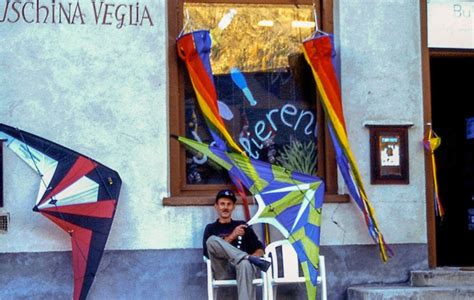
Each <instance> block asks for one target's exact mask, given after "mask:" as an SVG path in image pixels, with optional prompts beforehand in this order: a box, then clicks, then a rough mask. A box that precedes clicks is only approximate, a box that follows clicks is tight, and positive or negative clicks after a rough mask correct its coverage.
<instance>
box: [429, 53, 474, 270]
mask: <svg viewBox="0 0 474 300" xmlns="http://www.w3.org/2000/svg"><path fill="white" fill-rule="evenodd" d="M430 68H431V93H432V97H431V99H432V100H431V101H432V124H433V129H434V131H435V132H436V133H437V134H438V135H439V136H440V137H441V146H440V147H439V148H438V149H437V150H436V152H435V155H436V162H437V167H438V181H439V193H440V198H441V202H442V205H443V207H444V209H445V212H446V215H445V217H444V218H443V219H439V218H437V221H436V244H437V245H436V253H437V258H438V261H437V265H438V266H474V136H473V135H474V132H473V131H474V84H473V83H474V76H473V74H474V58H473V57H463V58H459V57H432V58H431V61H430Z"/></svg>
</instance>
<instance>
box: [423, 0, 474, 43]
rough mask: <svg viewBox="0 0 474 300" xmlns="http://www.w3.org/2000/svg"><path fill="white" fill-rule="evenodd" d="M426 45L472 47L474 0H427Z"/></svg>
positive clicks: (473, 38) (473, 36) (473, 41)
mask: <svg viewBox="0 0 474 300" xmlns="http://www.w3.org/2000/svg"><path fill="white" fill-rule="evenodd" d="M428 47H430V48H462V49H474V1H453V0H428Z"/></svg>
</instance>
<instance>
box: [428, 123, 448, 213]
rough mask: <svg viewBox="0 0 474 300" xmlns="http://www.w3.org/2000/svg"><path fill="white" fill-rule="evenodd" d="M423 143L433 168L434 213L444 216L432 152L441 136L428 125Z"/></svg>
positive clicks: (439, 143) (437, 145) (439, 142)
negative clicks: (428, 128)
mask: <svg viewBox="0 0 474 300" xmlns="http://www.w3.org/2000/svg"><path fill="white" fill-rule="evenodd" d="M423 144H424V145H425V148H426V150H428V151H429V152H430V155H431V167H432V169H433V185H434V191H433V194H434V195H433V196H434V202H435V203H434V204H435V213H436V215H437V216H439V217H441V218H442V217H444V209H443V206H442V205H441V200H440V198H439V192H438V176H437V175H436V160H435V155H434V152H435V150H436V149H437V148H438V147H439V146H440V145H441V138H440V137H438V135H437V134H436V133H435V132H434V131H433V129H432V128H431V127H430V130H429V132H428V136H427V137H426V138H425V139H423Z"/></svg>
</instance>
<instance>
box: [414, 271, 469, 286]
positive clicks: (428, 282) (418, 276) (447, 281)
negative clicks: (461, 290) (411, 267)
mask: <svg viewBox="0 0 474 300" xmlns="http://www.w3.org/2000/svg"><path fill="white" fill-rule="evenodd" d="M410 282H411V285H412V286H418V287H423V286H438V287H445V286H469V285H471V286H474V269H470V268H437V269H433V270H425V271H412V272H411V275H410Z"/></svg>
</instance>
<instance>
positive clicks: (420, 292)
mask: <svg viewBox="0 0 474 300" xmlns="http://www.w3.org/2000/svg"><path fill="white" fill-rule="evenodd" d="M347 295H348V298H347V299H348V300H473V299H474V285H472V284H471V285H470V286H457V287H413V286H408V285H405V286H403V285H399V286H389V285H366V286H354V287H350V288H349V289H348V290H347Z"/></svg>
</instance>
